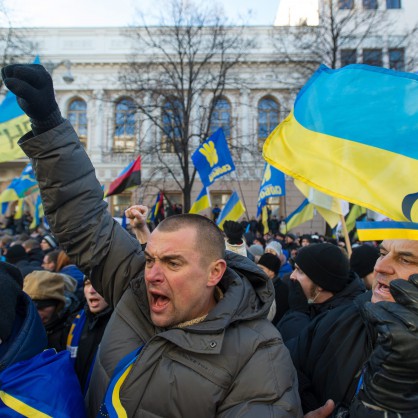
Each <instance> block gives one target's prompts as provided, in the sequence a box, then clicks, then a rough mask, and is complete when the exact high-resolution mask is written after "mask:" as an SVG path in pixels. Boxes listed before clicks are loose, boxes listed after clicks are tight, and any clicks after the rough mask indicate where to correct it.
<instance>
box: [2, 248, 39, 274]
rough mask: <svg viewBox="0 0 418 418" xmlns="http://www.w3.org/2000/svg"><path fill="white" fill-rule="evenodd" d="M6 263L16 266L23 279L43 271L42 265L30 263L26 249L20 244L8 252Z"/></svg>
mask: <svg viewBox="0 0 418 418" xmlns="http://www.w3.org/2000/svg"><path fill="white" fill-rule="evenodd" d="M5 261H6V262H7V263H10V264H13V265H15V266H16V267H17V268H18V269H19V270H20V272H21V273H22V276H23V277H26V276H27V275H28V274H29V273H31V272H32V271H35V270H42V267H41V266H40V265H37V264H32V263H31V262H30V259H29V256H28V254H27V253H26V250H25V248H24V247H23V246H22V245H20V244H14V245H12V246H11V247H10V248H9V249H8V250H7V254H6V256H5Z"/></svg>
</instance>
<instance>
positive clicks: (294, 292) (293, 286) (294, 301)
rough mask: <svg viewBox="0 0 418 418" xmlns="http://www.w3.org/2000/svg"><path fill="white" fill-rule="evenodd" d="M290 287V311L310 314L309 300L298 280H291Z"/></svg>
mask: <svg viewBox="0 0 418 418" xmlns="http://www.w3.org/2000/svg"><path fill="white" fill-rule="evenodd" d="M288 287H289V295H288V301H289V309H291V310H293V311H298V312H303V313H309V304H308V299H306V296H305V293H303V289H302V286H301V285H300V283H299V282H298V281H297V280H293V279H290V280H289V282H288Z"/></svg>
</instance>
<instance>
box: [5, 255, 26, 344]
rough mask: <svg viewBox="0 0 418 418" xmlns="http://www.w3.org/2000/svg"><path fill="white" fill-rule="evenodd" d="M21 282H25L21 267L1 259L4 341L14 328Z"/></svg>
mask: <svg viewBox="0 0 418 418" xmlns="http://www.w3.org/2000/svg"><path fill="white" fill-rule="evenodd" d="M19 282H23V279H22V275H21V273H20V271H19V269H18V268H17V267H15V266H13V265H11V264H8V263H4V262H1V261H0V289H1V291H0V307H1V315H0V339H1V341H2V342H3V341H6V340H7V338H8V337H9V336H10V334H11V333H12V330H13V323H14V320H15V317H16V304H17V297H18V296H19V293H20V292H21V291H22V290H21V288H20V287H19V284H18V283H19Z"/></svg>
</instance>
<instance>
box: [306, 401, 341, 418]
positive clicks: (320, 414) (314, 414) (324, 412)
mask: <svg viewBox="0 0 418 418" xmlns="http://www.w3.org/2000/svg"><path fill="white" fill-rule="evenodd" d="M334 408H335V403H334V401H333V400H331V399H328V400H327V401H326V402H325V405H324V406H321V407H320V408H318V409H315V411H311V412H308V413H307V414H306V415H305V416H304V418H327V417H329V416H330V415H331V414H332V411H333V410H334Z"/></svg>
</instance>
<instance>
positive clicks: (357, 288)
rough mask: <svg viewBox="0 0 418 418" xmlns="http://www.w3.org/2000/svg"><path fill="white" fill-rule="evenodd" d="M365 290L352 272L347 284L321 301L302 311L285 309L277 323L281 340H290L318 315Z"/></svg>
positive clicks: (347, 302) (343, 303) (344, 302)
mask: <svg viewBox="0 0 418 418" xmlns="http://www.w3.org/2000/svg"><path fill="white" fill-rule="evenodd" d="M365 291H366V288H365V286H364V283H363V281H362V280H361V279H360V278H359V277H358V276H357V275H356V274H355V273H353V272H351V273H350V281H349V282H348V284H347V286H346V287H345V288H344V289H343V290H341V292H338V293H336V294H335V295H334V296H333V297H332V298H330V299H328V300H327V301H325V302H323V303H313V304H311V305H307V310H306V311H304V312H301V311H297V310H292V309H291V310H289V311H287V312H286V313H285V314H284V316H283V318H282V319H281V320H280V322H279V324H278V325H277V328H278V330H279V331H280V334H282V337H283V341H287V340H290V339H291V338H294V337H296V336H298V335H299V334H300V332H301V331H302V330H303V329H304V328H305V327H307V326H308V325H309V324H310V323H311V321H312V320H313V319H315V318H316V317H317V316H318V315H321V314H323V313H324V312H328V311H330V310H332V309H335V308H338V307H340V306H343V305H347V304H350V303H351V302H352V301H353V300H354V299H355V298H356V297H357V296H359V295H361V294H362V293H364V292H365Z"/></svg>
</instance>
